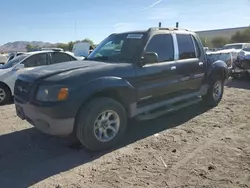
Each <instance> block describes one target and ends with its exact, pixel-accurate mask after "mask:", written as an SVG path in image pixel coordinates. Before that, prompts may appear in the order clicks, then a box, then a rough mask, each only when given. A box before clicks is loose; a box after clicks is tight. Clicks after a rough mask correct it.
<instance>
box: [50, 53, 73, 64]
mask: <svg viewBox="0 0 250 188" xmlns="http://www.w3.org/2000/svg"><path fill="white" fill-rule="evenodd" d="M75 60H76V58H74V57H72V56H70V55H68V54H66V53H62V52H53V53H51V64H57V63H63V62H67V61H75Z"/></svg>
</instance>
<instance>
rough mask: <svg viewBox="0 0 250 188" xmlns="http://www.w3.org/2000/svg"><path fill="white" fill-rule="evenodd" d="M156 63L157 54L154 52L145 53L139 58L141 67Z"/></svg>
mask: <svg viewBox="0 0 250 188" xmlns="http://www.w3.org/2000/svg"><path fill="white" fill-rule="evenodd" d="M158 61H159V60H158V54H157V53H155V52H146V53H144V54H143V56H142V58H141V63H142V65H146V64H152V63H157V62H158Z"/></svg>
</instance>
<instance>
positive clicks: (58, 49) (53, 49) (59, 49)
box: [40, 48, 64, 52]
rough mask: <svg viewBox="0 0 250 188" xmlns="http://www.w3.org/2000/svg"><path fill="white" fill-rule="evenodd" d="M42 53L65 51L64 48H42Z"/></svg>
mask: <svg viewBox="0 0 250 188" xmlns="http://www.w3.org/2000/svg"><path fill="white" fill-rule="evenodd" d="M40 50H41V51H46V50H52V51H55V52H60V51H64V50H63V49H62V48H41V49H40Z"/></svg>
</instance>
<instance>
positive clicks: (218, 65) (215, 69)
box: [204, 60, 228, 83]
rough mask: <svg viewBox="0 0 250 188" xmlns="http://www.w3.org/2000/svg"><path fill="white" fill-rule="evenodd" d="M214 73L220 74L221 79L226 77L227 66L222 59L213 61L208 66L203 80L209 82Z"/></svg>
mask: <svg viewBox="0 0 250 188" xmlns="http://www.w3.org/2000/svg"><path fill="white" fill-rule="evenodd" d="M215 75H220V76H221V78H222V79H223V80H226V79H227V78H228V66H227V64H226V63H225V62H224V61H222V60H218V61H215V62H213V63H212V64H211V65H210V66H209V67H208V69H207V74H206V78H205V81H204V82H205V83H209V82H210V80H211V78H213V77H214V76H215Z"/></svg>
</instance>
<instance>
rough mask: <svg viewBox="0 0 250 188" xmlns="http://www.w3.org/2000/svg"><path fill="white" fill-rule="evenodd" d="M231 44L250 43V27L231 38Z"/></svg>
mask: <svg viewBox="0 0 250 188" xmlns="http://www.w3.org/2000/svg"><path fill="white" fill-rule="evenodd" d="M231 42H235V43H236V42H250V27H249V28H248V29H245V30H243V31H238V32H237V33H235V34H234V35H233V36H232V37H231Z"/></svg>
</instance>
